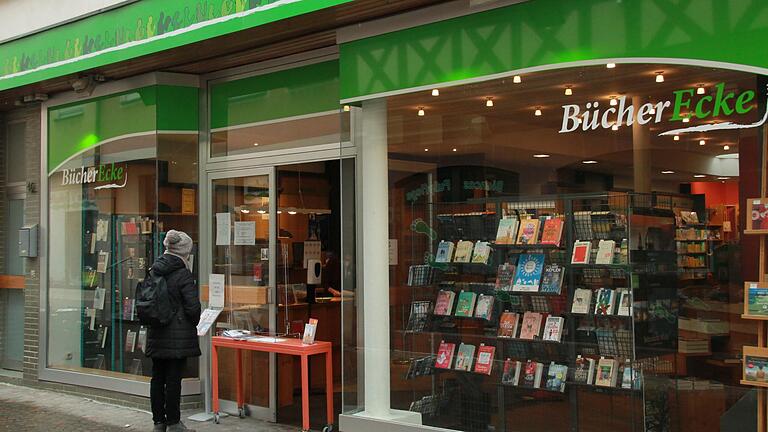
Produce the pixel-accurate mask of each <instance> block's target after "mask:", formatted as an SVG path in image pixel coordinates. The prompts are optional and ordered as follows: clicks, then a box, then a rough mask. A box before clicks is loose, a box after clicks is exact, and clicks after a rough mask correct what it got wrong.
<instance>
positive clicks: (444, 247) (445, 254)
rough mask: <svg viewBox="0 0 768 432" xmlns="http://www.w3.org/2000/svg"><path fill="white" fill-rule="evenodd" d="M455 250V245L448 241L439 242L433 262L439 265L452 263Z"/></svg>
mask: <svg viewBox="0 0 768 432" xmlns="http://www.w3.org/2000/svg"><path fill="white" fill-rule="evenodd" d="M454 248H455V245H454V244H453V242H450V241H445V240H443V241H441V242H440V243H439V244H438V245H437V256H436V257H435V262H439V263H449V262H451V261H453V250H454Z"/></svg>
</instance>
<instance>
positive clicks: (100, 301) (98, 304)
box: [93, 287, 107, 310]
mask: <svg viewBox="0 0 768 432" xmlns="http://www.w3.org/2000/svg"><path fill="white" fill-rule="evenodd" d="M106 295H107V290H106V289H104V288H101V287H98V288H96V291H94V292H93V308H94V309H98V310H102V309H104V298H105V297H106Z"/></svg>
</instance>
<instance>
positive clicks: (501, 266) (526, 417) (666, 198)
mask: <svg viewBox="0 0 768 432" xmlns="http://www.w3.org/2000/svg"><path fill="white" fill-rule="evenodd" d="M692 205H693V203H691V202H688V201H687V200H686V199H685V198H684V197H679V196H673V195H658V194H653V195H650V194H649V195H645V194H621V193H609V194H584V195H559V196H552V197H541V196H540V197H535V198H532V199H526V198H524V197H514V198H505V197H492V198H491V197H489V198H480V199H470V200H467V201H463V202H441V203H428V202H427V203H421V204H412V205H411V206H410V209H409V210H408V211H410V213H411V214H410V215H407V216H406V217H405V218H404V219H407V220H409V221H412V222H411V224H410V226H409V227H408V229H407V230H404V231H403V232H404V234H403V235H402V236H401V238H402V239H403V240H400V241H401V245H402V246H401V247H402V248H403V249H404V250H403V252H402V253H401V257H402V256H403V254H405V256H406V257H408V260H407V262H406V264H407V265H405V266H399V267H400V268H401V269H400V270H399V271H397V270H395V271H393V275H392V277H393V278H395V279H394V280H393V282H392V283H393V289H394V290H395V292H396V298H398V299H402V301H399V302H397V305H396V306H395V311H394V312H393V313H394V315H393V317H394V320H393V321H395V322H396V324H395V325H394V326H393V335H392V337H393V343H394V344H395V350H396V351H395V354H394V355H393V363H394V365H393V367H394V368H396V369H398V372H397V373H393V383H392V387H393V391H394V392H396V393H397V394H398V395H399V396H398V397H396V398H395V399H394V400H395V401H396V402H395V404H399V405H398V406H396V408H399V409H407V410H411V411H416V412H419V413H421V415H422V418H423V421H424V423H425V424H428V425H432V426H436V427H443V428H448V429H456V430H467V431H486V430H491V429H493V430H523V429H525V427H527V426H526V425H528V426H530V427H539V428H542V427H543V428H544V429H546V427H550V428H551V430H573V431H579V430H592V427H593V426H595V422H598V419H596V418H594V416H591V415H587V414H586V413H588V412H591V410H593V409H603V408H610V409H611V410H614V411H615V412H621V415H616V416H612V418H611V420H610V421H611V422H612V427H613V428H612V429H610V430H617V431H618V430H622V431H623V430H627V431H641V430H646V428H647V427H649V425H651V424H653V423H654V422H662V420H660V417H662V416H665V415H668V412H667V411H668V409H667V407H668V406H669V401H668V399H669V398H670V393H669V392H668V388H669V384H668V383H669V380H670V378H672V377H674V376H675V374H676V368H677V365H676V364H677V362H678V360H677V351H678V336H679V335H678V320H679V316H680V305H679V304H678V292H679V289H680V288H681V286H682V285H680V284H682V283H684V282H683V281H684V280H685V278H682V277H680V278H679V276H680V275H681V274H686V275H687V274H688V270H689V269H687V266H681V265H680V263H681V260H680V256H681V253H680V252H681V251H680V249H681V246H680V244H681V243H686V242H683V241H681V240H680V235H681V230H688V229H693V228H694V227H693V226H689V225H693V224H687V225H685V226H681V225H680V224H679V223H678V219H679V215H680V209H681V208H683V209H686V210H683V211H688V212H691V211H692ZM404 216H405V215H404ZM697 223H698V222H697ZM697 229H698V228H697ZM685 235H689V234H687V233H686V234H685ZM714 236H715V234H709V233H708V234H707V237H708V239H712V238H714ZM705 263H707V265H709V264H708V263H709V261H705ZM698 342H700V341H698ZM686 343H687V344H688V345H686V350H691V351H695V350H697V349H700V347H698V345H696V341H690V342H688V341H687V339H686ZM671 397H674V395H672V396H671ZM665 412H666V414H665ZM614 423H615V424H614ZM513 425H514V427H513ZM520 428H522V429H520Z"/></svg>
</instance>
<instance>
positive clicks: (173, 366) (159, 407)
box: [149, 358, 187, 425]
mask: <svg viewBox="0 0 768 432" xmlns="http://www.w3.org/2000/svg"><path fill="white" fill-rule="evenodd" d="M186 361H187V360H186V359H158V358H153V359H152V381H151V384H150V390H149V394H150V397H151V399H152V420H153V421H154V422H155V423H165V424H167V425H172V424H176V423H178V422H179V420H181V375H182V373H183V372H184V365H185V364H186Z"/></svg>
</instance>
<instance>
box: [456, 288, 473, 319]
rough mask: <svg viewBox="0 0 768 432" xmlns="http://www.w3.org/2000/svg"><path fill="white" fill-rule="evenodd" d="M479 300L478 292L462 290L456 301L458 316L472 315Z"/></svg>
mask: <svg viewBox="0 0 768 432" xmlns="http://www.w3.org/2000/svg"><path fill="white" fill-rule="evenodd" d="M476 301H477V294H475V293H473V292H472V291H464V290H462V291H461V292H460V293H459V300H458V301H457V302H456V313H455V314H454V315H455V316H457V317H471V316H472V312H473V311H474V310H475V302H476Z"/></svg>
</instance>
